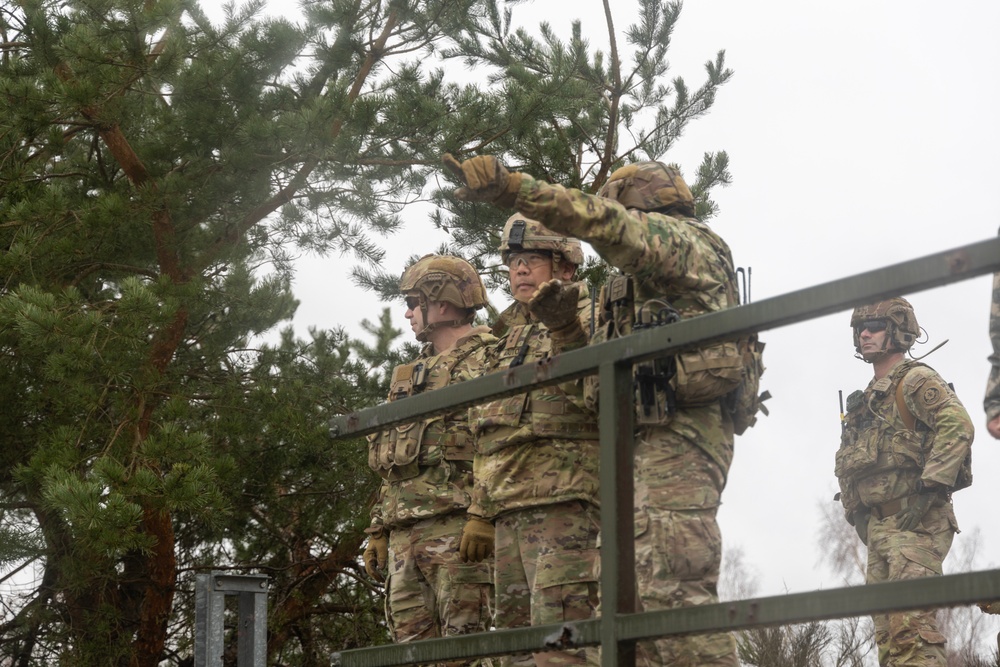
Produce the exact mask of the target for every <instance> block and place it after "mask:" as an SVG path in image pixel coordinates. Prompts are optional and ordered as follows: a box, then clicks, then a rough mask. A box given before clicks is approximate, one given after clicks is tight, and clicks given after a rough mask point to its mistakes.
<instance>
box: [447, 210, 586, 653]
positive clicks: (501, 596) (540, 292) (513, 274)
mask: <svg viewBox="0 0 1000 667" xmlns="http://www.w3.org/2000/svg"><path fill="white" fill-rule="evenodd" d="M500 254H501V258H502V259H503V261H504V263H505V264H506V265H507V268H508V272H509V276H510V292H511V295H512V296H513V297H514V303H513V304H512V305H511V306H510V307H509V308H508V309H507V310H505V311H504V312H503V313H502V314H501V316H500V319H499V321H498V322H497V324H496V325H495V326H494V332H495V333H497V335H499V336H501V339H500V341H499V343H497V344H495V345H493V346H490V347H488V348H484V349H483V351H482V355H483V358H484V363H483V365H484V367H486V368H487V369H488V370H489V371H498V370H500V371H502V370H505V369H508V368H512V367H514V366H518V365H521V364H527V363H532V362H537V361H543V360H545V359H547V358H549V357H550V356H551V355H553V354H556V353H558V352H559V351H560V350H568V349H572V348H575V347H582V346H584V345H586V344H587V341H588V337H589V331H590V299H589V297H588V296H587V290H586V286H585V285H583V284H582V283H577V282H572V280H573V276H574V274H575V273H576V267H577V266H578V265H580V264H581V263H582V262H583V249H582V246H581V245H580V242H579V241H577V240H576V239H573V238H570V237H567V236H565V235H562V234H557V233H555V232H553V231H551V230H549V229H547V228H545V227H543V226H542V225H541V224H540V223H538V222H536V221H534V220H531V219H529V218H525V217H524V216H522V215H520V214H518V215H514V216H512V217H511V218H510V219H509V220H508V221H507V224H506V225H505V226H504V231H503V238H502V244H501V246H500ZM469 425H470V428H471V429H472V432H473V435H474V437H475V439H476V456H475V460H474V462H473V476H474V478H475V485H474V487H473V491H472V504H471V505H470V506H469V514H470V520H469V521H468V523H466V526H465V531H464V533H463V535H462V544H461V554H462V557H463V558H464V559H466V560H470V561H476V560H479V559H480V558H485V557H487V556H489V554H490V553H492V552H493V551H494V550H495V568H494V572H495V575H494V589H495V591H496V627H497V628H498V629H504V628H517V627H524V626H528V625H545V624H550V623H560V622H566V621H578V620H584V619H588V618H591V617H593V616H594V614H595V612H596V609H597V603H598V588H597V582H598V570H597V562H598V548H597V535H598V529H599V520H600V510H599V509H598V502H599V501H598V470H597V461H598V428H597V422H596V419H595V417H594V415H593V414H592V413H591V412H589V411H587V410H586V409H584V407H583V387H582V383H581V382H580V381H574V382H567V383H563V384H560V385H557V386H552V387H544V388H542V389H532V390H531V391H529V392H526V393H523V394H518V395H516V396H512V397H509V398H503V399H499V400H495V401H492V402H490V403H487V404H485V405H481V406H477V407H474V408H472V409H471V410H470V411H469ZM588 653H589V654H590V657H593V656H594V653H595V652H594V651H593V650H592V649H586V650H585V649H577V650H568V651H546V652H541V653H536V654H534V656H533V658H534V662H531V659H530V658H527V657H526V658H522V659H520V660H521V661H523V663H524V664H534V665H538V666H542V667H550V666H551V667H554V666H555V665H583V664H585V663H586V661H587V658H588ZM504 664H511V659H510V658H507V659H505V662H504Z"/></svg>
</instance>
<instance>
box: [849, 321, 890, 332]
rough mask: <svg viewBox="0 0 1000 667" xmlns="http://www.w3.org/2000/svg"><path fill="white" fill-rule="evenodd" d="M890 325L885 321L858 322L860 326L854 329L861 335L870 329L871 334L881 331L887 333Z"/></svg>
mask: <svg viewBox="0 0 1000 667" xmlns="http://www.w3.org/2000/svg"><path fill="white" fill-rule="evenodd" d="M887 326H889V324H888V323H887V322H886V321H885V320H864V321H862V322H858V325H857V326H856V327H854V330H855V331H857V332H858V333H861V332H862V331H864V330H865V329H868V331H869V332H870V333H878V332H879V331H885V329H886V327H887Z"/></svg>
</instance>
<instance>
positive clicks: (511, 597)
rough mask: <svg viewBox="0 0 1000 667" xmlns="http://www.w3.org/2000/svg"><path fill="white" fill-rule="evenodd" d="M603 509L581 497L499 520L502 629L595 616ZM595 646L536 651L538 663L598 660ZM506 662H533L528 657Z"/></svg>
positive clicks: (542, 665)
mask: <svg viewBox="0 0 1000 667" xmlns="http://www.w3.org/2000/svg"><path fill="white" fill-rule="evenodd" d="M599 520H600V514H599V512H598V509H597V508H596V507H593V506H592V505H590V504H589V503H585V502H581V501H571V502H565V503H559V504H556V505H547V506H542V507H533V508H529V509H524V510H515V511H512V512H508V513H506V514H502V515H500V516H499V517H497V519H496V521H495V522H494V523H495V525H496V555H495V558H496V579H495V588H496V593H497V597H496V626H497V629H503V628H520V627H525V626H528V625H545V624H548V623H559V622H562V621H579V620H585V619H588V618H593V617H594V616H595V613H596V609H597V603H598V599H597V595H598V594H597V582H598V577H599V574H598V550H597V536H598V530H599ZM595 655H596V651H595V650H594V649H574V650H567V651H546V652H540V653H535V654H534V663H533V664H535V665H538V666H539V667H549V666H552V667H555V666H557V665H559V666H561V665H583V664H586V663H587V661H588V659H589V660H591V661H596V658H595ZM502 664H504V665H511V664H519V665H520V664H532V663H531V660H530V659H527V658H524V657H520V656H519V657H518V658H517V659H513V658H509V657H508V658H504V659H503V661H502Z"/></svg>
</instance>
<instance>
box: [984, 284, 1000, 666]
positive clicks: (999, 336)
mask: <svg viewBox="0 0 1000 667" xmlns="http://www.w3.org/2000/svg"><path fill="white" fill-rule="evenodd" d="M990 340H991V341H992V342H993V354H991V355H990V364H991V368H990V377H989V380H987V382H986V398H985V399H984V400H983V408H984V409H985V410H986V430H988V431H989V432H990V435H992V436H993V437H994V438H997V439H1000V273H994V274H993V303H992V304H991V306H990ZM980 607H982V609H983V611H985V612H987V613H989V614H1000V602H993V603H991V604H982V605H980ZM997 652H998V654H1000V634H998V635H997Z"/></svg>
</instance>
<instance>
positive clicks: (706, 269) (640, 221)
mask: <svg viewBox="0 0 1000 667" xmlns="http://www.w3.org/2000/svg"><path fill="white" fill-rule="evenodd" d="M516 206H517V208H518V210H519V211H521V212H522V213H523V214H524V215H526V216H528V217H530V218H533V219H535V220H538V221H539V222H541V223H542V224H544V225H545V226H546V227H549V228H550V229H552V230H555V231H557V232H561V233H563V234H566V235H568V236H573V237H575V238H578V239H580V240H582V241H586V242H588V243H589V244H590V245H591V246H592V247H593V248H594V250H596V251H597V253H598V254H599V255H600V256H601V257H603V258H604V259H605V260H606V261H607V262H608V263H609V264H611V265H612V266H614V267H616V268H618V269H620V270H621V271H623V272H625V273H628V274H631V275H633V276H635V277H636V280H637V282H638V283H639V284H640V285H643V287H644V288H645V289H648V290H649V291H650V292H653V293H658V294H664V295H667V296H668V297H669V296H671V295H672V294H674V293H678V292H683V293H685V294H689V295H698V297H697V298H698V299H699V300H700V301H701V303H700V304H692V306H691V307H692V311H691V312H687V313H684V314H685V316H692V315H701V314H704V313H706V312H714V311H717V310H722V309H723V308H727V307H729V306H731V305H735V304H731V303H729V302H728V298H727V296H726V281H727V280H728V276H727V272H726V269H725V267H724V263H725V261H727V260H726V258H723V257H720V252H719V249H718V248H716V247H715V245H719V246H724V244H723V243H722V240H721V239H719V238H718V237H715V236H714V235H713V234H712V233H711V232H709V231H707V228H705V227H704V226H703V225H698V224H697V223H694V224H692V222H690V221H687V220H685V219H679V218H672V217H670V216H667V215H662V214H658V213H650V214H646V213H643V212H641V211H633V210H629V209H626V208H625V207H624V206H622V205H621V204H619V203H618V202H617V201H614V200H611V199H606V198H604V197H597V196H595V195H589V194H586V193H584V192H581V191H580V190H576V189H572V188H565V187H563V186H561V185H556V184H551V183H545V182H542V181H537V180H535V179H533V178H531V177H530V176H527V175H525V176H524V181H523V182H522V185H521V191H520V194H519V196H518V199H517V203H516ZM725 252H726V253H728V249H726V250H725Z"/></svg>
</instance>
